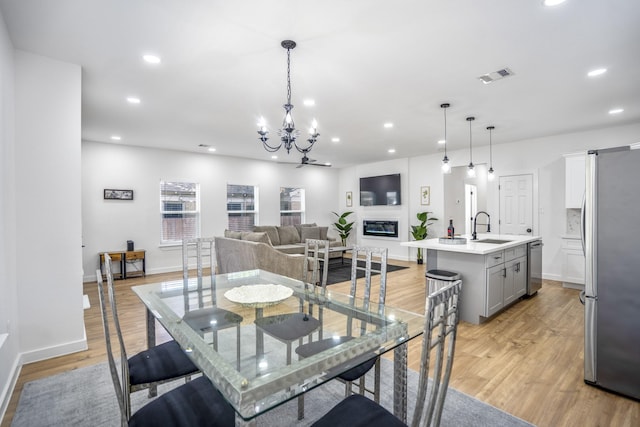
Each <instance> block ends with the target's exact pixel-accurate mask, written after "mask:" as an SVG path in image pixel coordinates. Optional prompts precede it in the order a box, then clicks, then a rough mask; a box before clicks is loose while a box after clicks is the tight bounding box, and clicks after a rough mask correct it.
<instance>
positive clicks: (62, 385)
mask: <svg viewBox="0 0 640 427" xmlns="http://www.w3.org/2000/svg"><path fill="white" fill-rule="evenodd" d="M381 365H382V374H381V382H382V384H381V391H382V392H381V403H382V404H383V406H385V407H387V408H388V409H390V410H392V408H393V362H391V361H389V360H387V359H382V364H381ZM417 383H418V374H417V373H416V372H415V371H411V370H409V373H408V398H407V404H408V413H409V421H410V420H411V416H412V414H413V408H414V404H415V398H416V388H417ZM180 384H183V382H182V381H176V382H174V383H170V384H165V385H163V386H161V387H160V388H159V392H160V393H163V392H166V391H167V390H169V389H171V388H172V387H175V386H177V385H180ZM343 396H344V385H343V384H342V383H340V382H338V381H330V382H328V383H326V384H324V385H322V386H320V387H318V388H316V389H314V390H312V391H310V392H308V393H307V394H306V395H305V415H306V416H305V418H304V419H303V420H302V421H298V420H297V419H296V418H297V400H296V399H294V400H293V401H290V402H288V403H286V404H284V405H281V406H279V407H277V408H275V409H273V410H271V411H270V412H267V413H266V414H264V415H262V416H260V417H258V418H257V425H258V426H265V427H278V426H308V425H310V424H312V423H313V422H314V421H315V420H316V419H318V418H320V417H321V416H322V415H323V414H324V413H326V412H327V411H328V410H329V409H330V408H331V407H333V406H334V405H336V404H337V403H338V402H339V401H340V400H341V399H343ZM115 399H116V398H115V392H114V390H113V384H112V382H111V378H110V376H109V370H108V367H107V364H106V362H105V363H101V364H98V365H93V366H88V367H85V368H80V369H75V370H73V371H69V372H65V373H62V374H58V375H54V376H51V377H47V378H42V379H39V380H36V381H32V382H29V383H27V384H25V386H24V389H23V391H22V394H21V395H20V401H19V403H18V408H17V410H16V413H15V416H14V418H13V422H12V424H11V425H12V427H45V426H47V427H48V426H81V427H84V426H86V427H98V426H114V427H115V426H118V425H119V424H118V423H119V414H118V405H117V402H116V400H115ZM131 400H132V410H133V412H135V411H136V410H137V409H139V408H140V407H142V406H143V405H145V404H146V403H148V402H149V399H148V398H147V392H146V391H139V392H136V393H134V394H133V395H132V396H131ZM441 426H450V427H454V426H455V427H465V426H469V427H471V426H473V427H483V426H487V427H489V426H491V427H507V426H513V427H521V426H522V427H525V426H531V424H529V423H527V422H525V421H523V420H521V419H519V418H516V417H514V416H512V415H510V414H508V413H506V412H503V411H501V410H499V409H497V408H495V407H493V406H491V405H487V404H486V403H483V402H481V401H479V400H477V399H475V398H473V397H471V396H468V395H466V394H464V393H461V392H459V391H457V390H455V389H452V388H450V389H449V391H448V393H447V398H446V401H445V405H444V410H443V418H442V422H441Z"/></svg>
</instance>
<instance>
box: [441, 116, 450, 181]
mask: <svg viewBox="0 0 640 427" xmlns="http://www.w3.org/2000/svg"><path fill="white" fill-rule="evenodd" d="M449 107H450V105H449V104H440V108H442V111H443V112H444V157H443V158H442V173H451V165H450V164H449V158H448V157H447V108H449Z"/></svg>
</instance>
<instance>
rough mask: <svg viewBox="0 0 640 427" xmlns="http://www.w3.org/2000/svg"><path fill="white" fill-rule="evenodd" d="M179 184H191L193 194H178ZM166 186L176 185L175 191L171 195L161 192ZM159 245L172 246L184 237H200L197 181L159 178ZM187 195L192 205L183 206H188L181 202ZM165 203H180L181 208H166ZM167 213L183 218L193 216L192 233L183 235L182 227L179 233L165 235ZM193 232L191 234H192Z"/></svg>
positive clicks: (179, 242) (198, 188) (180, 242)
mask: <svg viewBox="0 0 640 427" xmlns="http://www.w3.org/2000/svg"><path fill="white" fill-rule="evenodd" d="M180 186H185V187H186V186H193V187H194V190H195V196H187V195H186V193H185V195H182V194H180V190H179V188H180ZM166 187H176V193H175V194H173V195H169V194H163V190H164V189H165V188H166ZM159 192H160V245H161V246H173V245H179V244H182V239H183V238H184V237H187V238H194V237H200V184H199V183H197V182H188V181H177V180H171V181H169V180H161V181H160V189H159ZM185 197H188V198H189V200H188V201H189V202H194V203H192V206H193V207H190V208H189V207H188V208H186V209H185V208H184V207H185V206H188V204H185V203H184V202H183V200H182V199H183V198H185ZM166 203H174V204H176V205H177V204H182V206H183V209H181V210H175V209H166V206H167V205H166ZM167 215H181V216H182V218H183V219H184V218H185V217H189V216H192V217H193V218H194V222H195V224H194V227H193V233H189V235H187V236H185V235H184V228H183V229H182V230H181V233H179V234H180V235H179V236H178V235H177V234H176V235H175V236H169V235H165V219H167ZM192 234H193V235H192Z"/></svg>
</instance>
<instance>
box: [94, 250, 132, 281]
mask: <svg viewBox="0 0 640 427" xmlns="http://www.w3.org/2000/svg"><path fill="white" fill-rule="evenodd" d="M104 254H109V257H110V258H111V262H112V264H111V267H112V268H113V264H116V263H117V264H119V265H120V270H119V272H117V273H114V272H113V270H111V274H113V278H114V279H125V278H126V277H127V276H126V272H125V262H124V259H125V257H124V252H122V251H119V252H100V272H101V273H102V277H103V278H104V279H106V277H107V276H106V274H107V273H106V271H105V265H104Z"/></svg>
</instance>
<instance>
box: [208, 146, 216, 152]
mask: <svg viewBox="0 0 640 427" xmlns="http://www.w3.org/2000/svg"><path fill="white" fill-rule="evenodd" d="M207 150H209V151H210V152H212V153H213V152H214V151H216V149H215V148H213V147H209V148H207Z"/></svg>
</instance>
